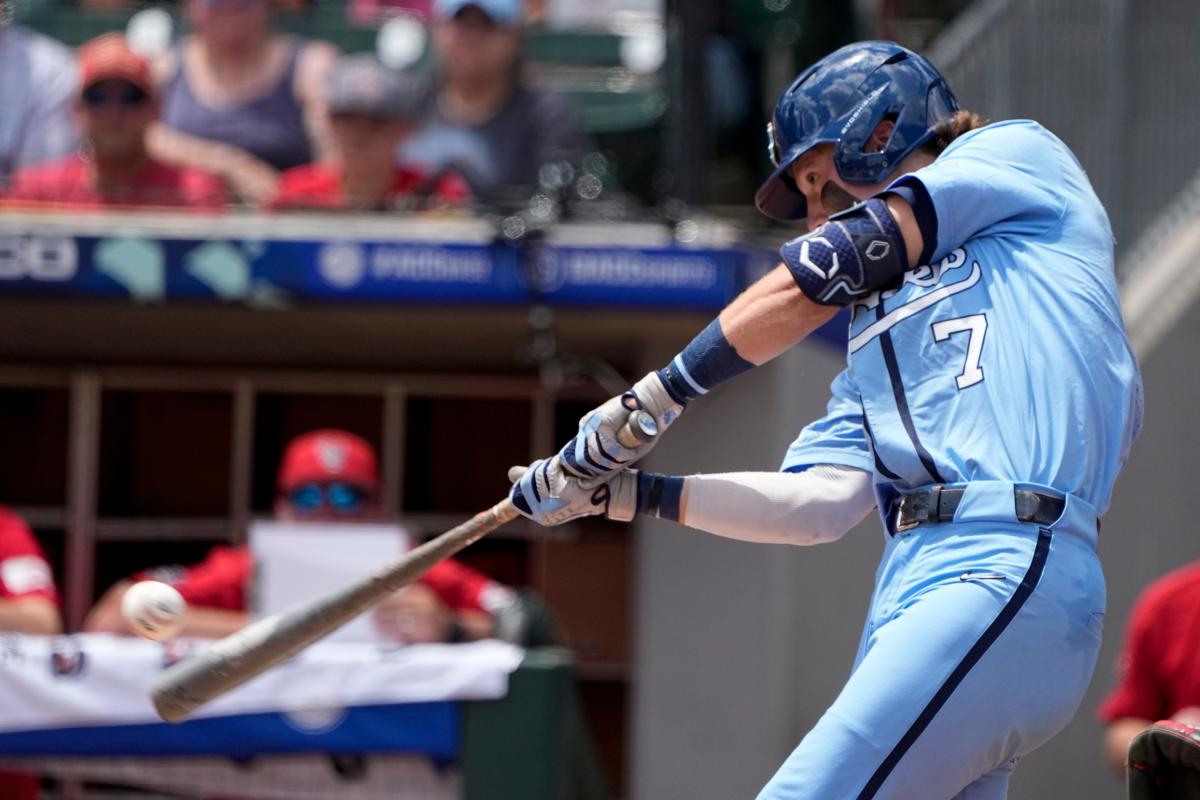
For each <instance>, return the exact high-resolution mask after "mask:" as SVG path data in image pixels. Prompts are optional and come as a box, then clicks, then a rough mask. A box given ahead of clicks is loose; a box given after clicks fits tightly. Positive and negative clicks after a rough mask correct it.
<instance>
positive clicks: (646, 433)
mask: <svg viewBox="0 0 1200 800" xmlns="http://www.w3.org/2000/svg"><path fill="white" fill-rule="evenodd" d="M656 436H658V422H656V421H655V419H654V416H653V415H652V414H650V413H649V412H647V411H642V410H640V409H639V410H638V411H634V412H631V413H630V415H629V419H627V420H626V421H625V424H624V425H622V426H621V429H620V430H618V431H617V441H618V442H620V443H621V446H622V447H628V448H630V449H632V448H635V447H640V446H642V445H644V444H645V443H646V442H649V441H652V440H653V439H654V438H655V437H656Z"/></svg>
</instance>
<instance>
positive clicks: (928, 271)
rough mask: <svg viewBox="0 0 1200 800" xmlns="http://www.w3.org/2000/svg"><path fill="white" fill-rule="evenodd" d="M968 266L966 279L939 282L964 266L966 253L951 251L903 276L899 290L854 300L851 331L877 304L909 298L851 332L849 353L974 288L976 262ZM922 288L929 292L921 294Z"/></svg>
mask: <svg viewBox="0 0 1200 800" xmlns="http://www.w3.org/2000/svg"><path fill="white" fill-rule="evenodd" d="M970 263H971V270H970V272H969V274H968V275H967V277H965V278H963V279H962V280H960V281H955V282H954V283H943V282H942V278H943V276H945V275H946V273H948V272H950V271H951V270H956V269H960V268H962V267H964V266H966V264H967V254H966V251H965V250H963V249H962V248H959V249H957V250H953V251H951V252H950V253H949V254H948V255H946V257H945V258H943V259H942V260H941V261H939V262H937V263H936V264H928V265H923V266H920V267H917V268H916V269H912V270H909V271H908V272H906V273H904V281H903V283H901V285H900V286H899V287H897V288H895V289H888V290H887V291H882V292H872V293H871V294H869V295H867V296H866V297H864V298H862V299H861V300H856V301H855V302H854V306H853V319H852V321H851V330H852V331H853V330H854V328H855V327H856V325H855V323H857V322H858V320H859V316H860V312H862V311H870V310H875V309H877V308H878V307H879V304H880V303H882V302H884V301H886V300H890V299H892V298H893V297H897V296H898V295H901V294H903V293H908V294H910V295H911V296H909V297H907V298H906V301H905V302H904V303H903V304H902V305H899V306H897V307H896V308H893V309H892V310H891V311H888V312H887V313H886V314H882V315H877V316H876V319H875V320H874V321H873V322H871V323H870V324H867V325H865V326H864V327H862V328H861V329H860V330H858V331H857V332H855V333H854V335H853V336H851V337H850V352H851V353H855V352H857V351H859V350H861V349H862V348H863V347H864V346H865V345H866V344H868V343H869V342H870V341H871V340H873V339H875V338H877V337H878V336H879V335H880V334H882V333H884V332H886V331H888V330H891V328H892V327H894V326H895V325H897V324H898V323H900V322H903V321H904V320H906V319H908V318H909V317H912V316H914V315H916V314H919V313H921V312H922V311H924V310H925V309H927V308H929V307H931V306H934V305H936V304H937V303H939V302H941V301H942V300H945V299H946V298H947V297H953V296H954V295H956V294H960V293H962V292H965V291H967V290H968V289H970V288H971V287H973V286H975V285H976V284H977V283H979V281H980V279H981V278H982V276H983V272H982V270H981V268H980V266H979V262H978V261H972V262H970ZM933 287H936V288H933ZM922 289H932V290H931V291H921V290H922Z"/></svg>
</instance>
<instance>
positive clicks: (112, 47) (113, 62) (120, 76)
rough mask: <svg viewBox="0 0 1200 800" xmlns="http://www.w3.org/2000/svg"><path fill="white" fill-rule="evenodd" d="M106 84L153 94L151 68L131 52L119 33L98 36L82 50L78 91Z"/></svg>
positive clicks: (83, 46)
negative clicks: (120, 84) (110, 82)
mask: <svg viewBox="0 0 1200 800" xmlns="http://www.w3.org/2000/svg"><path fill="white" fill-rule="evenodd" d="M107 80H117V81H127V82H129V83H132V84H133V85H134V86H136V87H138V88H139V89H141V90H142V91H143V92H145V93H146V94H154V81H153V80H152V79H151V77H150V65H149V64H148V63H146V59H144V58H142V57H141V56H139V55H138V54H137V53H135V52H133V51H132V50H131V49H129V43H128V42H127V41H125V37H124V36H122V35H121V34H119V33H106V34H104V35H103V36H97V37H96V38H95V39H92V40H91V41H89V42H86V43H85V44H83V45H82V46H81V47H80V48H79V88H80V89H86V88H87V87H89V86H91V85H92V84H94V83H99V82H100V81H107Z"/></svg>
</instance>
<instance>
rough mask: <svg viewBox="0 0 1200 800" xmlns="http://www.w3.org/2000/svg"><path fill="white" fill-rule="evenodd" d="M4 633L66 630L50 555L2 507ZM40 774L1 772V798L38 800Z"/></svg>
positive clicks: (0, 612)
mask: <svg viewBox="0 0 1200 800" xmlns="http://www.w3.org/2000/svg"><path fill="white" fill-rule="evenodd" d="M0 631H15V632H18V633H32V634H44V635H53V634H56V633H59V632H61V631H62V617H61V616H60V615H59V613H58V592H57V591H56V590H55V588H54V575H53V573H52V572H51V571H50V565H49V564H48V563H46V556H45V554H44V553H43V552H42V548H41V547H39V546H38V543H37V539H35V538H33V533H32V531H30V530H29V526H28V525H26V524H25V520H23V519H21V518H20V517H19V516H17V515H16V514H15V513H13V512H12V511H10V510H9V509H7V508H4V507H0ZM40 794H41V781H40V780H39V779H38V777H37V776H36V775H26V774H24V773H15V772H5V771H0V797H3V798H6V800H36V798H37V797H39V796H40Z"/></svg>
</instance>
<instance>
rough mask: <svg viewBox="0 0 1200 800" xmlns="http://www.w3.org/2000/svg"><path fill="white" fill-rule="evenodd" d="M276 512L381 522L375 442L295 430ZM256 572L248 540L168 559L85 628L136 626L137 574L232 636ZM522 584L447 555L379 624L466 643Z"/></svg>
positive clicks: (116, 589) (193, 621)
mask: <svg viewBox="0 0 1200 800" xmlns="http://www.w3.org/2000/svg"><path fill="white" fill-rule="evenodd" d="M277 486H278V489H279V495H278V498H277V500H276V505H275V517H276V518H277V519H280V520H292V521H312V522H334V521H336V522H350V521H359V522H374V521H378V520H379V519H380V511H379V505H378V494H379V470H378V467H377V462H376V457H375V452H374V450H373V449H372V447H371V445H370V444H368V443H367V442H366V441H364V440H363V439H361V438H359V437H358V436H355V435H354V434H351V433H348V432H346V431H340V430H318V431H313V432H311V433H307V434H304V435H303V436H300V437H297V438H296V439H294V440H293V441H292V442H291V443H290V444H289V445H288V447H287V450H286V451H285V452H284V456H283V462H282V464H281V466H280V469H279V476H278V480H277ZM253 574H254V558H253V555H252V554H251V552H250V550H249V548H246V547H227V546H218V547H215V548H213V549H212V550H211V551H210V552H209V554H208V556H207V557H206V558H205V559H204V561H202V562H200V563H199V564H197V565H195V566H192V567H160V568H158V569H154V570H149V571H147V572H142V573H139V574H137V575H135V576H133V578H132V579H131V580H126V581H121V582H119V583H117V584H116V585H115V586H113V587H112V588H111V589H109V590H108V592H106V593H105V595H104V596H103V597H102V598H101V599H100V601H99V602H98V603H97V604H96V606H95V608H93V609H92V611H91V612H90V613H89V615H88V619H87V621H86V622H85V629H86V630H89V631H97V632H109V633H130V631H129V628H128V625H127V624H126V623H125V620H124V618H123V617H122V616H121V613H120V608H121V598H122V597H123V596H124V594H125V590H126V589H128V588H129V586H130V585H131V583H132V582H134V581H138V580H159V581H163V582H164V583H169V584H171V585H172V586H174V587H175V588H176V589H178V590H179V592H180V594H182V595H183V597H184V599H185V600H187V602H188V613H187V618H186V623H185V626H184V629H183V631H182V635H185V636H212V637H217V636H226V635H228V634H230V633H233V632H234V631H236V630H238V629H239V628H241V627H242V626H244V625H245V624H246V623H247V621H248V615H247V613H246V610H247V595H248V592H249V589H250V586H251V582H252V579H253ZM514 598H515V595H514V593H513V592H512V591H511V590H510V589H508V588H507V587H505V586H503V585H501V584H499V583H497V582H496V581H493V580H491V579H490V578H488V577H487V576H485V575H483V574H481V573H479V572H476V571H475V570H473V569H471V568H469V567H467V566H465V565H464V564H461V563H459V562H456V561H453V560H446V561H442V562H440V563H438V564H437V565H435V566H434V567H433V568H432V569H430V570H429V571H428V572H427V573H425V575H423V576H422V577H421V578H420V579H418V581H417V582H416V583H414V584H412V585H411V586H408V587H406V588H404V589H402V590H400V591H399V592H397V593H395V594H394V595H392V596H391V597H389V598H387V599H386V600H384V601H382V602H381V603H380V604H379V605H377V606H376V608H375V610H374V620H375V624H376V625H377V626H378V628H379V629H380V631H381V632H382V633H383V634H384V635H386V636H388V637H389V638H392V639H395V640H398V641H401V642H406V643H418V642H458V641H469V640H475V639H483V638H487V637H489V636H491V635H493V633H494V622H493V617H494V615H495V614H497V613H499V612H500V611H502V610H504V609H505V608H507V607H508V606H509V605H510V604H511V603H512V602H513V600H514Z"/></svg>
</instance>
